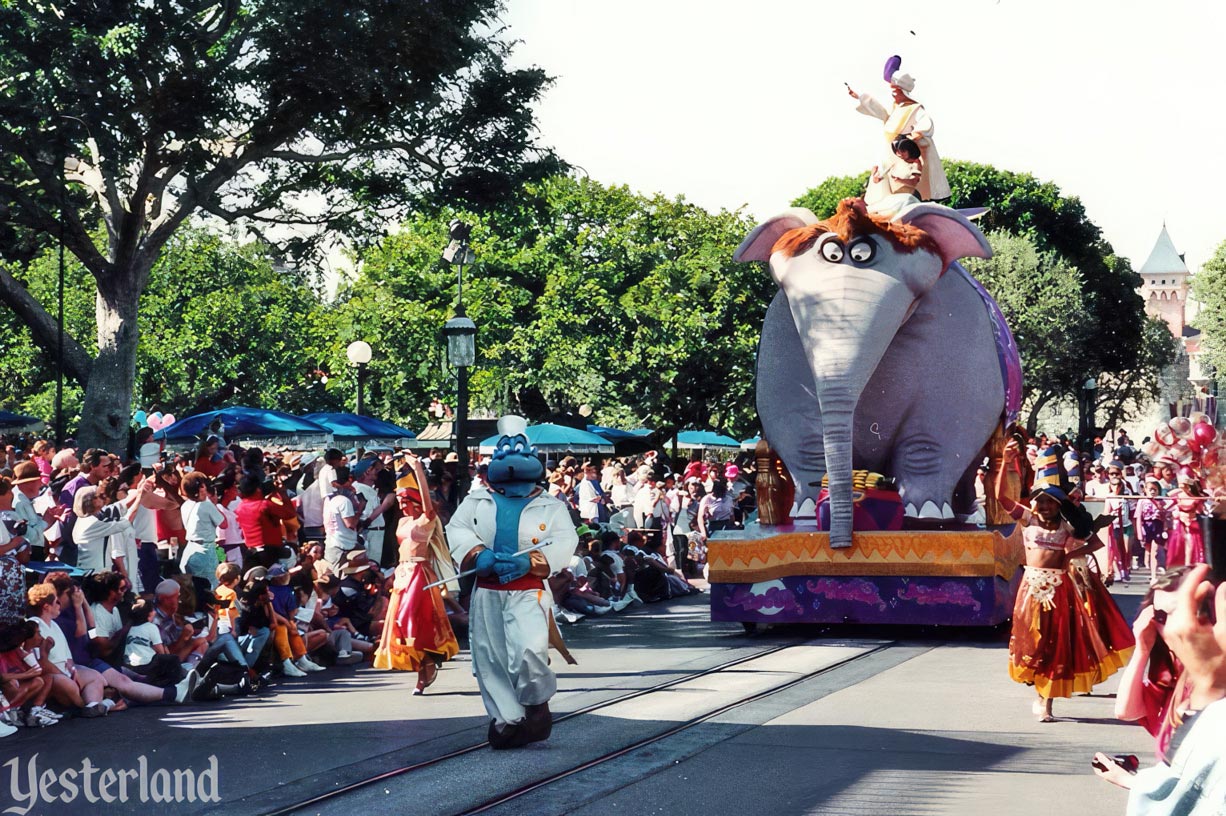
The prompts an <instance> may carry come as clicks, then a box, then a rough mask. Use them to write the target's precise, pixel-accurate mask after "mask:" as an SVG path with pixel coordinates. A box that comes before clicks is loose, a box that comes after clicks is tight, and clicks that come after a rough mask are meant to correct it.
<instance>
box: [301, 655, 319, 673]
mask: <svg viewBox="0 0 1226 816" xmlns="http://www.w3.org/2000/svg"><path fill="white" fill-rule="evenodd" d="M294 665H295V666H297V667H298V668H300V669H302V670H303V671H304V672H321V671H323V670H324V667H323V666H321V665H319V664H318V663H313V662H311V659H310V658H309V657H307V656H306V655H303V656H302V657H300V658H298V659H297V660H295V661H294Z"/></svg>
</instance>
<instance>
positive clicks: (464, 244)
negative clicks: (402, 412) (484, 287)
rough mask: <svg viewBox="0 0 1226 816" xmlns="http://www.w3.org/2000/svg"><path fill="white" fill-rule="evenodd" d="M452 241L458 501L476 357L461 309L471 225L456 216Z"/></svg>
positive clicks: (449, 330) (449, 336) (450, 353)
mask: <svg viewBox="0 0 1226 816" xmlns="http://www.w3.org/2000/svg"><path fill="white" fill-rule="evenodd" d="M449 230H450V234H451V243H450V244H448V245H447V249H445V250H444V251H443V259H444V260H446V261H447V262H448V263H450V264H454V265H455V266H456V268H457V272H456V307H455V317H453V318H451V319H450V320H448V321H447V322H446V323H444V324H443V337H444V338H446V340H447V362H448V363H449V364H450V365H451V366H452V367H453V368H455V369H456V412H455V444H456V456H457V457H458V459H459V461H458V462H457V463H456V464H457V471H458V472H457V473H456V489H457V494H458V495H457V501H459V500H463V498H464V496H465V495H466V494H467V493H468V486H469V483H470V482H471V479H469V476H468V369H469V367H470V366H472V365H473V364H474V363H475V362H476V361H477V324H476V323H474V322H473V321H472V319H471V318H469V317H468V315H467V314H466V313H465V311H464V264H469V265H470V266H471V265H472V263H473V261H474V260H476V256H475V255H474V254H473V251H472V250H471V249H469V247H468V237H469V235H471V234H472V227H471V226H469V225H468V224H465V223H464V222H463V221H461V220H459V219H458V218H457V219H454V220H452V222H451V224H450V225H449Z"/></svg>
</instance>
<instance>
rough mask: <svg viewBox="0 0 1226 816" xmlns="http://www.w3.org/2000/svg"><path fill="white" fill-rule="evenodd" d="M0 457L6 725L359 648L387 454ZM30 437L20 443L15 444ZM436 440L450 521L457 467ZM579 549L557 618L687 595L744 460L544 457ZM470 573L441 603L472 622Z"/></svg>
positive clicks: (26, 451) (228, 688)
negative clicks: (677, 467) (674, 466)
mask: <svg viewBox="0 0 1226 816" xmlns="http://www.w3.org/2000/svg"><path fill="white" fill-rule="evenodd" d="M8 442H9V444H8V445H6V447H5V449H4V450H5V452H4V460H3V461H2V462H0V522H2V523H0V684H2V685H0V692H2V697H0V736H2V735H6V734H8V733H12V732H14V731H15V730H16V728H18V727H33V728H42V727H48V726H52V725H55V724H57V723H58V722H60V720H61V719H62V718H63V717H64V716H65V715H68V714H71V715H75V716H81V717H101V716H105V715H107V714H110V713H113V712H118V711H122V710H124V709H125V708H127V707H128V706H130V705H150V704H176V703H184V702H189V701H190V702H205V701H211V700H218V699H221V698H222V697H225V696H228V695H245V694H251V693H254V692H257V691H258V690H260V689H261V688H262V687H263V686H265V685H267V684H269V683H272V682H277V678H278V677H301V676H304V675H306V674H309V673H310V674H313V673H317V672H322V671H325V670H326V669H327V668H328V667H331V666H334V665H348V664H357V663H363V662H368V661H370V660H372V658H373V655H374V652H375V650H376V648H377V644H378V643H379V639H380V635H381V632H382V628H383V624H384V615H385V612H386V609H387V603H388V596H389V593H390V591H391V584H392V574H393V572H394V568H395V565H396V562H397V560H398V557H399V548H398V546H397V542H396V541H395V536H394V534H392V533H389V531H393V532H394V531H395V529H396V524H397V521H398V519H399V512H400V511H399V507H398V503H397V501H396V499H395V482H396V478H397V475H398V471H399V470H401V469H402V468H403V467H404V466H405V464H406V463H405V460H404V458H403V455H402V454H392V453H391V452H381V453H362V452H359V454H360V455H358V456H355V457H352V458H351V457H348V456H346V455H345V454H344V453H342V452H341V451H339V450H333V449H329V450H327V451H324V452H323V453H322V454H308V455H303V454H298V453H294V454H272V453H266V452H264V451H261V450H258V449H254V448H250V449H244V448H242V447H240V446H238V445H226V444H225V442H224V440H222V439H220V438H219V437H216V436H213V437H210V438H208V439H206V440H204V441H203V442H201V443H200V445H199V446H198V447H197V448H196V449H195V450H193V451H191V452H185V453H164V454H161V456H160V457H159V458H158V460H157V461H155V462H152V463H150V462H144V463H143V464H142V463H141V462H140V461H124V459H122V458H121V457H120V456H118V455H115V454H112V453H109V452H106V451H102V450H97V449H88V450H84V451H77V450H74V449H72V448H66V449H64V450H60V451H56V450H54V448H53V447H52V446H51V445H49V444H48V443H47V442H46V441H45V440H38V439H28V438H27V439H16V440H8ZM19 446H24V447H19ZM457 459H458V457H456V456H455V454H447V453H446V452H445V451H442V450H433V451H430V452H429V454H428V456H427V458H426V459H425V461H424V464H425V465H426V468H425V469H426V473H427V477H428V481H429V489H430V491H431V494H432V497H433V498H434V501H435V505H436V507H438V508H439V510H440V515H442V516H443V520H444V522H446V520H447V519H448V518H449V516H450V514H451V512H453V511H454V508H455V507H456V505H457V502H458V500H459V498H460V496H459V485H460V483H461V482H462V481H469V482H471V485H472V489H483V487H484V485H483V482H482V480H483V475H484V467H483V466H481V465H479V464H478V465H474V467H473V468H472V470H471V472H470V474H469V479H468V480H462V479H461V478H460V476H461V475H460V474H458V473H457V472H456V467H457V465H458V461H457ZM547 465H548V468H547V472H548V478H547V482H546V487H547V489H548V490H549V492H550V493H551V494H553V495H555V496H556V497H558V498H559V499H560V500H562V501H564V502H565V503H566V504H567V505H568V506H569V507H570V508H571V510H572V514H573V516H574V520H575V524H576V528H577V531H578V533H579V546H578V548H577V549H576V552H575V554H574V556H573V558H572V559H571V563H570V565H569V567H568V568H566V569H563V570H561V571H559V572H558V573H556V574H554V575H552V576H551V577H550V578H549V581H548V585H549V588H550V590H551V591H552V592H553V595H554V601H555V606H554V612H555V617H556V618H557V619H558V620H560V621H562V622H564V623H567V624H575V623H577V622H578V621H580V620H581V619H583V618H584V617H585V616H599V615H604V614H607V613H609V612H620V611H622V610H624V609H627V608H629V607H631V606H634V605H638V604H643V603H653V602H657V601H662V600H667V599H670V598H676V597H680V596H684V595H689V594H696V593H699V592H701V591H702V590H701V589H700V585H701V583H702V582H701V581H700V580H699V579H700V578H701V577H702V575H703V573H704V569H705V542H706V538H707V536H708V535H710V534H711V533H713V532H714V531H716V530H719V529H724V528H727V527H731V526H737V525H740V524H741V523H743V521H744V519H745V515H746V513H749V512H752V505H753V498H752V484H751V483H750V481H749V480H747V479H746V478H745V477H743V476H742V471H741V465H738V464H736V463H723V462H718V461H715V460H710V461H706V462H703V461H694V462H691V463H689V465H688V466H687V467H686V468H685V469H684V472H683V473H681V474H680V475H677V474H674V473H673V472H672V471H671V470H670V469H669V468H668V467H667V465H665V464H664V457H662V456H659V455H658V454H656V453H654V452H653V453H648V454H647V455H645V456H642V457H634V458H624V459H610V460H607V461H603V462H593V461H584V462H582V463H580V462H579V461H578V460H577V459H575V458H574V457H573V456H567V457H565V458H562V459H561V460H560V461H556V462H555V461H549V462H548V463H547ZM470 589H471V587H470V586H469V585H468V584H467V582H465V583H464V584H462V589H461V592H460V593H459V594H458V595H453V594H450V593H449V594H448V595H447V597H446V599H445V601H446V605H447V611H448V615H449V617H450V618H451V621H452V624H453V627H454V628H456V629H457V631H460V632H463V631H464V629H465V627H466V623H467V615H466V602H467V592H468V591H469V590H470Z"/></svg>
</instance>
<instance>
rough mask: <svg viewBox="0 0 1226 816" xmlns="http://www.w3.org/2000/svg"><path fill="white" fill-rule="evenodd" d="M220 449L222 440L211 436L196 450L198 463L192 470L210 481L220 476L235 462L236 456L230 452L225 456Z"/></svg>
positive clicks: (196, 462) (193, 465)
mask: <svg viewBox="0 0 1226 816" xmlns="http://www.w3.org/2000/svg"><path fill="white" fill-rule="evenodd" d="M220 447H221V440H220V439H219V438H218V437H216V436H210V437H209V438H208V439H206V440H204V441H203V442H201V443H200V446H199V447H198V448H196V461H195V462H194V463H193V464H192V470H198V471H200V472H201V473H203V474H204V475H205V476H208V477H209V478H210V479H216V478H217V477H218V476H220V475H221V474H222V472H223V471H225V469H226V466H227V465H229V464H231V463H233V462H234V454H233V453H231V452H230V451H229V450H226V451H225V452H224V454H223V453H221V452H219V450H218V449H219V448H220Z"/></svg>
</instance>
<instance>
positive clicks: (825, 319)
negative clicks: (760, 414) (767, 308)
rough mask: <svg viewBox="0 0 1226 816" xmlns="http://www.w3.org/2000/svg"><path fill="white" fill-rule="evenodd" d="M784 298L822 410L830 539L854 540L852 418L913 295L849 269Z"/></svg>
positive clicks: (839, 543)
mask: <svg viewBox="0 0 1226 816" xmlns="http://www.w3.org/2000/svg"><path fill="white" fill-rule="evenodd" d="M788 299H789V304H790V305H791V307H792V313H793V318H794V319H795V321H796V325H797V326H798V327H800V326H804V327H806V329H805V330H802V332H801V342H802V343H803V344H804V346H805V351H806V353H807V355H808V358H809V366H810V368H811V369H812V370H813V379H814V384H815V385H816V388H817V399H818V404H819V406H820V408H821V413H822V428H823V447H824V449H825V455H826V474H827V477H828V484H827V487H828V490H829V499H830V545H831V546H832V547H849V546H851V536H852V510H853V506H852V489H851V488H852V467H853V465H852V452H853V440H852V424H853V420H854V416H855V412H856V407H857V403H858V402H859V399H860V393H861V392H862V391H863V390H864V386H865V385H866V384H867V383H868V380H869V378H870V377H871V376H872V374H873V371H874V370H876V368H877V364H878V363H879V362H880V361H881V358H882V356H884V354H885V352H886V349H888V348H889V346H890V343H891V342H892V341H893V339H894V336H895V334H897V332H898V329H899V327H900V326H902V324H903V323H904V322H905V321H906V319H907V317H908V316H909V314H910V310H911V306H912V304H913V303H914V302H915V295H914V294H913V293H912V292H911V290H910V289H909V288H908V287H907V286H906V285H905V284H903V283H902V282H901V281H899V280H897V279H895V278H892V277H890V276H888V275H884V274H881V273H879V272H874V271H872V270H867V269H857V268H854V267H846V268H845V269H843V270H838V274H835V275H830V276H827V277H824V278H822V279H820V280H818V281H816V282H815V284H814V289H813V290H811V291H809V292H806V293H795V294H793V293H792V292H789V297H788Z"/></svg>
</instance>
